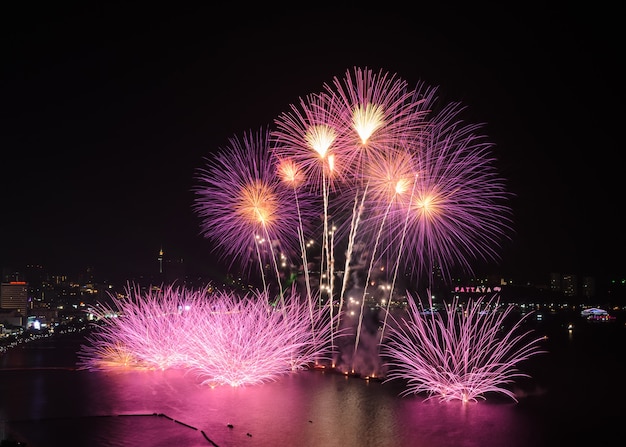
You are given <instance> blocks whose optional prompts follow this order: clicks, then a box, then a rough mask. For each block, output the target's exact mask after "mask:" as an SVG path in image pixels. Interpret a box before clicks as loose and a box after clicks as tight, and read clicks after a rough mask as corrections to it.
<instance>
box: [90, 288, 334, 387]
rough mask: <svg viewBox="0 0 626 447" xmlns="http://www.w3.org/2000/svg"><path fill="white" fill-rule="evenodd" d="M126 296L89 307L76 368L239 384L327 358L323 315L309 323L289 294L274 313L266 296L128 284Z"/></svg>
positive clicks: (307, 313) (325, 316)
mask: <svg viewBox="0 0 626 447" xmlns="http://www.w3.org/2000/svg"><path fill="white" fill-rule="evenodd" d="M126 295H127V296H126V297H125V298H122V299H119V298H113V297H112V299H113V300H114V301H113V305H112V306H107V305H100V306H98V307H96V308H95V309H93V310H92V312H93V313H94V316H95V317H96V318H97V320H98V321H99V322H100V323H101V324H99V325H98V326H97V328H96V329H95V330H94V331H93V332H91V333H90V334H89V335H88V336H87V343H86V344H84V345H83V346H82V347H81V350H80V351H79V359H80V361H79V367H80V368H81V369H88V370H113V369H158V370H165V369H184V370H186V371H188V372H189V373H190V374H192V375H194V376H195V377H197V378H198V379H199V381H200V383H201V384H202V385H210V386H216V385H230V386H243V385H252V384H257V383H262V382H267V381H271V380H276V379H277V378H278V377H279V376H281V375H284V374H288V373H290V372H293V371H297V370H301V369H304V368H308V367H311V366H314V365H315V364H316V363H317V362H319V361H320V360H322V361H323V360H325V359H330V358H331V357H332V356H331V346H330V345H329V343H328V340H329V337H328V332H329V331H330V328H331V327H332V325H333V322H332V321H329V320H328V316H329V315H330V313H329V312H328V310H327V309H325V308H321V309H317V310H316V312H315V313H314V316H313V318H314V319H313V322H311V320H310V309H309V306H308V304H307V302H306V301H305V300H301V299H299V298H300V296H299V295H298V294H295V293H294V291H293V290H290V291H289V293H287V294H286V298H285V301H284V306H282V307H280V308H277V307H275V306H273V305H272V304H271V303H270V295H269V294H268V292H267V291H262V292H255V293H252V292H250V293H249V294H245V295H240V294H236V293H232V292H225V291H214V292H209V291H208V289H196V290H190V289H188V288H184V287H174V286H168V287H165V288H163V289H162V290H156V289H151V290H149V291H144V292H142V291H141V289H140V288H139V287H137V286H132V287H131V286H128V287H127V291H126Z"/></svg>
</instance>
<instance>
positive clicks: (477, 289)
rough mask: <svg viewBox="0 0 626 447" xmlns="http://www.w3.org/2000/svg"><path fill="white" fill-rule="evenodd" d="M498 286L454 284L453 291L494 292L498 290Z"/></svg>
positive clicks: (499, 288)
mask: <svg viewBox="0 0 626 447" xmlns="http://www.w3.org/2000/svg"><path fill="white" fill-rule="evenodd" d="M500 290H501V287H500V286H493V287H491V286H465V287H462V286H456V287H455V288H454V292H455V293H495V292H500Z"/></svg>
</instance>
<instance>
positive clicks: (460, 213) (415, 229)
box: [389, 104, 511, 278]
mask: <svg viewBox="0 0 626 447" xmlns="http://www.w3.org/2000/svg"><path fill="white" fill-rule="evenodd" d="M462 110H463V108H462V107H460V106H459V105H458V104H451V105H449V106H447V107H445V108H444V109H443V111H442V112H440V113H438V114H436V115H435V116H433V117H432V120H431V125H430V130H429V133H428V135H427V136H426V137H425V138H420V140H419V141H418V142H416V144H415V147H419V148H420V150H419V152H418V153H416V157H415V160H416V177H415V185H414V188H413V190H412V194H411V195H410V196H409V195H405V198H408V197H410V199H409V200H408V201H405V202H404V205H405V206H404V208H403V209H402V208H397V211H396V212H395V213H394V215H393V217H392V218H390V227H391V228H390V230H389V232H390V234H392V235H399V234H401V233H402V234H405V235H406V236H405V240H404V249H403V252H402V253H401V255H402V256H403V259H404V263H405V265H406V266H411V268H410V269H409V272H410V273H413V274H414V275H415V276H417V277H420V276H422V275H423V274H424V273H428V272H432V270H433V268H434V267H439V268H440V269H441V272H442V275H443V276H444V277H445V278H450V276H451V270H452V268H453V267H457V268H460V269H462V270H463V271H464V272H467V273H471V272H472V262H473V261H474V260H477V259H482V260H486V261H488V260H497V259H499V255H498V250H497V249H498V247H500V243H501V242H502V241H503V240H504V239H506V238H507V237H509V235H510V232H511V225H510V224H511V209H510V207H509V205H508V200H509V199H510V197H511V194H510V193H508V192H507V190H506V185H505V181H504V179H502V178H501V177H500V176H499V175H498V172H497V169H496V160H495V157H494V156H493V153H492V148H493V144H492V143H490V142H489V141H488V139H487V138H486V137H485V136H484V135H483V134H481V133H480V129H481V126H480V125H475V124H466V123H463V121H462V120H461V118H460V113H461V112H462Z"/></svg>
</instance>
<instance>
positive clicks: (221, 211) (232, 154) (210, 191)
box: [193, 130, 311, 274]
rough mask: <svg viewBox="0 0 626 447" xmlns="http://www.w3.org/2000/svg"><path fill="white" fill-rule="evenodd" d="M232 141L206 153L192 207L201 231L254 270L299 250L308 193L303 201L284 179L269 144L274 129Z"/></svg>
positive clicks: (227, 256)
mask: <svg viewBox="0 0 626 447" xmlns="http://www.w3.org/2000/svg"><path fill="white" fill-rule="evenodd" d="M230 143H231V144H230V147H228V148H227V149H224V150H222V151H221V152H220V153H219V154H217V155H216V156H215V157H213V158H210V159H207V165H206V167H205V168H202V169H199V170H198V171H197V177H196V180H197V185H196V186H195V188H194V192H195V193H196V198H195V202H194V204H193V209H194V211H195V212H196V213H197V215H198V216H199V217H200V219H201V234H202V235H203V236H205V237H207V238H209V239H210V240H212V242H213V243H214V244H215V246H216V250H217V251H218V252H219V253H220V255H221V257H222V258H223V259H230V261H231V266H232V265H233V264H234V263H236V262H237V261H238V263H239V264H240V266H241V267H242V268H243V270H244V271H250V267H251V264H252V263H254V261H255V260H256V261H257V262H259V264H260V265H261V266H263V265H265V264H269V265H273V266H274V267H275V270H276V273H277V274H278V271H277V270H278V266H277V261H276V259H279V258H280V257H281V256H285V257H287V258H288V259H289V258H293V257H299V256H300V237H299V230H298V229H299V228H303V227H304V228H307V226H308V225H310V218H311V215H310V213H308V212H307V210H308V209H309V207H307V206H306V202H305V201H304V200H303V198H301V199H300V201H299V203H298V207H296V204H295V202H294V199H293V189H292V188H291V187H289V186H288V185H286V184H284V183H283V182H282V181H281V179H280V177H279V175H278V167H277V165H276V160H275V159H274V158H272V156H271V153H270V150H269V130H260V131H259V132H257V133H252V132H250V133H247V134H244V136H243V139H239V138H237V137H233V138H231V139H230Z"/></svg>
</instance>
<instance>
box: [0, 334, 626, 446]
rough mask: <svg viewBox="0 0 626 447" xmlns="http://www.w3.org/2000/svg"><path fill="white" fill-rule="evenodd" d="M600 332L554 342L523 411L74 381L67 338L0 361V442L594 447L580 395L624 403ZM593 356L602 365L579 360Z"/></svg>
mask: <svg viewBox="0 0 626 447" xmlns="http://www.w3.org/2000/svg"><path fill="white" fill-rule="evenodd" d="M600 329H601V330H600V331H598V330H595V329H594V328H589V330H590V332H588V333H587V334H586V335H581V336H578V335H577V334H574V336H573V337H572V336H571V335H570V334H568V333H567V331H566V330H564V331H563V332H562V334H561V333H560V332H559V333H557V334H556V335H555V336H554V337H552V338H551V341H550V345H549V346H548V347H549V349H550V351H551V353H550V354H548V355H546V356H544V357H541V358H537V359H536V360H535V361H534V363H533V364H531V365H528V366H529V368H531V371H529V372H530V373H531V376H532V378H531V379H529V380H526V381H521V382H520V383H519V384H517V385H516V387H517V393H518V396H519V398H520V401H519V403H513V402H511V401H510V400H508V399H506V398H504V397H501V396H498V395H494V396H490V397H489V399H488V400H487V401H481V402H478V403H475V404H465V405H463V404H461V403H460V402H457V401H454V402H449V403H439V402H438V401H436V400H433V401H424V398H423V397H421V396H412V397H403V398H401V397H398V395H399V393H400V391H401V390H402V384H401V383H398V382H390V383H381V382H378V381H367V380H363V379H357V378H348V377H346V376H343V375H341V374H335V373H330V372H322V371H303V372H299V373H295V374H293V375H290V376H286V377H282V378H280V379H279V380H278V381H277V382H273V383H267V384H263V385H255V386H250V387H242V388H231V387H218V388H214V389H211V388H209V387H205V386H199V385H198V384H197V383H196V382H195V381H194V379H193V378H192V377H189V376H187V375H185V373H184V372H183V371H175V370H168V371H162V372H156V371H132V372H118V373H114V372H89V371H77V370H74V369H73V366H74V365H75V352H76V350H77V347H78V344H79V340H80V339H79V338H78V337H77V336H75V335H72V336H69V335H68V336H64V337H67V338H65V339H63V338H57V339H55V340H47V341H41V342H40V341H38V342H32V343H30V344H29V346H23V347H19V348H14V349H12V350H11V351H8V352H7V353H5V354H3V355H2V356H0V437H2V436H4V435H5V434H15V435H16V436H18V437H19V438H20V439H23V440H25V441H26V442H27V445H28V447H44V446H46V447H49V446H57V445H72V446H83V445H84V446H88V445H89V446H103V447H111V446H138V445H142V446H171V445H178V446H209V447H212V446H220V447H226V446H255V447H256V446H272V447H275V446H292V445H298V446H305V447H306V446H331V447H332V446H341V447H346V446H355V445H356V446H373V447H376V446H380V447H383V446H385V447H386V446H424V447H446V446H507V447H515V446H520V447H521V446H548V445H555V444H556V445H562V444H564V443H566V442H570V443H571V442H574V441H583V440H585V439H586V440H588V441H589V442H590V443H591V444H590V445H602V440H601V439H596V438H594V437H593V435H591V434H589V433H587V431H586V430H585V428H584V427H585V425H586V424H588V423H590V424H602V425H607V424H610V423H611V422H612V421H613V420H614V418H615V415H614V414H613V413H611V412H610V411H609V410H608V406H607V405H605V402H606V396H600V395H598V394H587V395H581V392H580V389H581V387H584V386H585V384H588V385H590V386H593V384H594V383H596V381H597V380H598V379H603V381H602V382H601V383H602V385H603V386H605V387H607V388H610V383H611V381H615V382H614V383H615V387H616V391H615V392H617V393H619V395H616V394H615V392H614V393H613V394H612V396H610V400H609V401H611V400H612V399H618V397H619V396H623V395H624V391H623V390H622V387H620V385H619V382H618V380H621V377H623V373H624V366H623V365H622V361H621V359H622V358H623V357H622V355H621V354H623V350H624V345H623V339H624V337H623V332H624V330H623V328H622V327H620V326H617V325H616V326H614V331H613V332H612V333H611V332H607V331H606V330H604V329H605V328H600ZM72 337H73V338H72ZM594 337H595V338H594ZM616 337H619V340H620V343H616ZM591 348H596V349H597V350H596V351H595V352H594V355H595V356H599V357H598V359H596V360H599V359H601V360H602V361H598V362H589V361H588V357H585V356H584V355H581V354H582V353H583V352H585V351H587V350H588V349H591ZM616 349H617V352H616ZM620 350H621V351H620Z"/></svg>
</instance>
